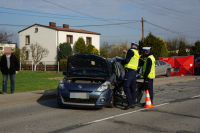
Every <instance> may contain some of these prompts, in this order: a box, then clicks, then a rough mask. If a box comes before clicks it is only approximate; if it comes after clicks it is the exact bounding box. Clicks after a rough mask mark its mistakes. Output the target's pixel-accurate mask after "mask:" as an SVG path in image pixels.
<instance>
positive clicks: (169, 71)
mask: <svg viewBox="0 0 200 133" xmlns="http://www.w3.org/2000/svg"><path fill="white" fill-rule="evenodd" d="M170 73H171V70H170V69H167V71H166V77H170Z"/></svg>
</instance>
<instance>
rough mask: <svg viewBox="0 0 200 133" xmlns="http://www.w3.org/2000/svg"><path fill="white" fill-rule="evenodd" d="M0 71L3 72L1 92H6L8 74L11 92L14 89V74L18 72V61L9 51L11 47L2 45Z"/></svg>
mask: <svg viewBox="0 0 200 133" xmlns="http://www.w3.org/2000/svg"><path fill="white" fill-rule="evenodd" d="M0 66H1V73H2V74H3V94H6V92H7V81H8V75H10V82H11V94H13V93H14V90H15V74H17V73H18V70H19V67H18V61H17V58H16V56H15V55H13V54H12V53H11V47H4V55H3V56H2V57H1V63H0Z"/></svg>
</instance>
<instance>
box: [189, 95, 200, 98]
mask: <svg viewBox="0 0 200 133" xmlns="http://www.w3.org/2000/svg"><path fill="white" fill-rule="evenodd" d="M196 97H200V95H198V96H193V97H191V98H196Z"/></svg>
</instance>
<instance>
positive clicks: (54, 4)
mask: <svg viewBox="0 0 200 133" xmlns="http://www.w3.org/2000/svg"><path fill="white" fill-rule="evenodd" d="M43 1H45V2H47V3H50V4H53V5H55V6H58V7H61V8H64V9H67V10H70V11H73V12H76V13H79V14H83V15H86V16H88V17H91V18H95V19H98V20H101V21H106V22H109V23H113V24H114V22H111V21H108V20H105V19H102V18H98V17H94V16H91V15H88V14H85V13H82V12H79V11H76V10H73V9H70V8H67V7H64V6H61V5H58V4H55V3H52V2H49V1H47V0H43ZM121 26H123V27H127V28H131V29H134V28H132V27H129V26H125V25H121Z"/></svg>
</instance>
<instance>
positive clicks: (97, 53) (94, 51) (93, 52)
mask: <svg viewBox="0 0 200 133" xmlns="http://www.w3.org/2000/svg"><path fill="white" fill-rule="evenodd" d="M91 54H96V55H99V51H98V49H96V48H95V47H94V48H93V49H92V51H91Z"/></svg>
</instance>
